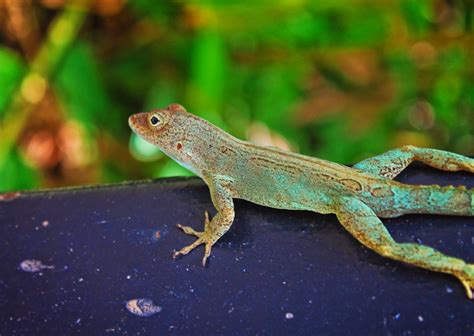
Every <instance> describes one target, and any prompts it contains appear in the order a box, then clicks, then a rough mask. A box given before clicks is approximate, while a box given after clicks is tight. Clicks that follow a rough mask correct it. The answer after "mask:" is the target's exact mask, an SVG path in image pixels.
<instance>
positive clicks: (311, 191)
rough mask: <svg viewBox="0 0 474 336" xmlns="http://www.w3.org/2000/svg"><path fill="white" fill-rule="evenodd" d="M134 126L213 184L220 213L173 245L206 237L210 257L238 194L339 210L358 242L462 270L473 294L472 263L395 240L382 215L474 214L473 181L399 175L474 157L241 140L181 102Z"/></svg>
mask: <svg viewBox="0 0 474 336" xmlns="http://www.w3.org/2000/svg"><path fill="white" fill-rule="evenodd" d="M129 125H130V127H131V128H132V130H133V131H134V132H135V133H137V134H138V135H140V136H141V137H143V138H144V139H145V140H146V141H148V142H150V143H152V144H154V145H157V146H158V147H160V148H161V150H163V151H164V152H165V153H166V154H167V155H168V156H169V157H171V158H172V159H174V160H175V161H177V162H178V163H180V164H181V165H183V166H184V167H186V168H188V169H189V170H191V171H193V172H194V173H195V174H196V175H198V176H200V177H201V178H202V179H203V180H204V181H205V182H206V184H207V185H208V187H209V190H210V193H211V199H212V202H213V204H214V206H215V208H216V209H217V214H216V215H215V216H214V217H213V218H212V220H209V216H208V214H207V212H206V213H205V222H204V231H202V232H200V231H195V230H194V229H193V228H191V227H189V226H182V225H180V224H178V227H179V228H180V229H182V230H183V231H184V232H185V233H186V234H189V235H193V236H196V237H197V239H196V241H195V242H194V243H192V244H191V245H189V246H186V247H184V248H182V249H181V250H179V251H177V252H175V254H174V256H175V257H176V256H178V255H185V254H187V253H189V252H190V251H191V250H193V249H194V248H195V247H197V246H199V245H201V244H204V245H205V252H204V257H203V259H202V263H203V265H205V263H206V260H207V258H208V257H209V255H210V254H211V247H212V246H213V245H214V243H215V242H216V241H217V240H218V239H219V238H220V237H221V236H222V235H223V234H224V233H226V232H227V231H228V230H229V228H230V226H231V225H232V222H233V220H234V203H233V199H234V198H236V199H244V200H247V201H250V202H253V203H256V204H260V205H263V206H268V207H272V208H278V209H290V210H310V211H314V212H318V213H323V214H327V213H333V214H336V216H337V218H338V219H339V221H340V223H341V224H342V225H343V227H344V228H345V229H346V230H347V231H349V232H350V233H351V234H352V235H353V236H354V237H355V238H356V239H357V240H359V242H361V243H362V244H363V245H365V246H366V247H368V248H369V249H371V250H374V251H375V252H377V253H379V254H380V255H382V256H384V257H388V258H391V259H395V260H398V261H403V262H406V263H410V264H414V265H417V266H419V267H423V268H426V269H429V270H432V271H437V272H444V273H448V274H452V275H454V276H455V277H457V278H458V279H459V280H460V281H461V282H462V284H463V285H464V287H465V289H466V292H467V295H468V297H469V298H471V299H472V298H473V294H472V289H474V264H468V263H466V262H464V261H463V260H461V259H458V258H454V257H450V256H447V255H444V254H442V253H441V252H439V251H437V250H435V249H433V248H431V247H428V246H424V245H421V244H411V243H397V242H396V241H395V240H393V238H392V237H391V236H390V234H389V232H388V231H387V229H386V228H385V226H384V225H383V223H382V222H381V220H380V219H379V217H396V216H400V215H403V214H407V213H427V214H444V215H460V216H474V196H473V195H474V189H466V188H465V187H462V186H461V187H452V186H448V187H440V186H437V185H428V186H415V185H407V184H402V183H400V182H397V181H394V180H393V178H394V177H395V176H397V175H398V174H399V173H400V172H401V171H402V170H403V169H404V168H405V167H406V166H408V165H409V164H410V163H411V162H413V161H415V160H417V161H421V162H423V163H425V164H427V165H430V166H432V167H435V168H437V169H442V170H446V171H459V170H465V171H468V172H471V173H474V159H471V158H468V157H464V156H461V155H458V154H454V153H450V152H445V151H441V150H436V149H428V148H418V147H414V146H404V147H401V148H398V149H394V150H391V151H388V152H386V153H384V154H382V155H379V156H376V157H373V158H369V159H367V160H364V161H362V162H359V163H357V164H356V165H354V166H353V167H352V168H350V167H346V166H343V165H339V164H337V163H333V162H329V161H325V160H321V159H317V158H312V157H308V156H304V155H300V154H296V153H292V152H288V151H284V150H280V149H277V148H273V147H264V146H258V145H255V144H252V143H249V142H246V141H242V140H239V139H237V138H235V137H233V136H231V135H230V134H228V133H226V132H224V131H223V130H221V129H219V128H218V127H216V126H214V125H212V124H211V123H209V122H207V121H206V120H204V119H201V118H199V117H197V116H195V115H192V114H190V113H188V112H186V110H185V109H184V107H182V106H181V105H178V104H171V105H169V106H168V107H167V108H165V109H157V110H153V111H151V112H148V113H137V114H134V115H132V116H130V118H129Z"/></svg>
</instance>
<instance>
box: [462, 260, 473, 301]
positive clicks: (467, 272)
mask: <svg viewBox="0 0 474 336" xmlns="http://www.w3.org/2000/svg"><path fill="white" fill-rule="evenodd" d="M458 278H459V280H461V283H462V284H463V286H464V288H465V289H466V294H467V297H468V298H470V299H471V300H472V299H474V296H473V294H472V290H473V289H474V264H467V265H466V266H465V267H464V273H463V274H462V275H459V276H458Z"/></svg>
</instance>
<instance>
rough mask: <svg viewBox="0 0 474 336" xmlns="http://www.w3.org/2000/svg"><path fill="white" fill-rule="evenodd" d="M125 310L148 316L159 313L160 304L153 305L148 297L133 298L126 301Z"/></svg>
mask: <svg viewBox="0 0 474 336" xmlns="http://www.w3.org/2000/svg"><path fill="white" fill-rule="evenodd" d="M126 307H127V310H128V311H129V312H130V313H132V314H135V315H138V316H142V317H148V316H151V315H154V314H156V313H159V312H160V311H161V309H162V308H161V307H160V306H155V305H154V304H153V301H152V300H150V299H146V298H145V299H133V300H130V301H128V302H127V304H126Z"/></svg>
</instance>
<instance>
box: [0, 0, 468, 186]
mask: <svg viewBox="0 0 474 336" xmlns="http://www.w3.org/2000/svg"><path fill="white" fill-rule="evenodd" d="M36 10H37V11H38V12H39V13H43V11H44V13H47V10H46V9H44V8H42V7H41V6H40V5H38V6H37V8H36ZM470 10H471V12H472V9H470V8H469V6H468V5H466V4H465V2H462V1H453V2H444V1H435V0H421V1H419V0H402V1H399V2H379V1H373V2H370V1H369V2H368V1H347V0H335V1H252V2H245V3H242V2H240V1H225V2H223V1H213V0H209V1H191V0H190V1H180V2H175V1H152V0H136V1H129V2H127V3H126V5H124V7H123V8H122V9H121V11H120V12H119V13H118V14H115V15H111V16H107V15H102V14H100V13H95V12H94V13H90V14H89V15H88V19H87V20H86V24H85V25H84V27H82V30H81V33H80V35H79V38H77V40H75V41H74V43H73V44H72V47H71V48H68V49H67V50H65V52H66V57H65V59H63V60H62V62H61V63H60V66H59V67H58V68H56V69H54V71H53V74H54V76H51V78H47V81H48V83H49V84H50V85H51V87H52V89H53V93H54V99H56V102H57V104H56V105H57V106H58V107H56V109H57V110H56V111H55V110H54V106H56V105H55V104H52V105H51V106H53V107H48V108H50V109H51V110H50V111H49V112H48V113H50V114H51V116H56V119H58V118H59V119H60V120H61V121H60V123H66V122H68V121H71V120H73V121H75V122H78V123H79V124H80V125H81V126H82V128H83V129H85V130H86V132H84V134H83V135H81V136H82V140H81V141H82V146H83V147H80V146H79V145H77V144H76V145H77V146H78V148H86V150H85V152H86V154H84V157H85V158H82V159H77V162H82V163H81V164H82V166H80V167H79V166H77V167H75V168H73V169H72V170H71V172H75V170H74V169H76V170H77V169H82V171H83V172H84V173H83V174H84V176H85V177H84V180H85V181H87V182H89V183H97V182H102V181H109V182H110V181H118V180H121V179H134V178H144V177H152V176H153V177H163V176H172V175H178V174H179V175H185V174H189V172H187V171H186V170H185V169H184V168H182V167H180V166H179V165H177V164H176V163H174V162H172V161H170V160H169V159H168V158H167V157H166V156H165V155H163V154H162V153H160V152H159V150H157V149H156V148H151V147H149V146H147V145H146V144H145V143H144V142H143V141H142V140H140V139H138V138H137V137H135V136H131V135H130V130H129V129H128V126H127V118H128V116H129V115H130V114H132V113H136V112H139V111H149V110H151V109H154V108H160V107H163V106H166V105H168V104H170V103H173V102H177V103H181V104H182V105H184V106H185V107H186V108H187V109H188V110H189V111H190V112H193V113H195V114H197V115H199V116H201V117H203V118H205V119H207V120H209V121H211V122H213V123H215V124H217V125H219V126H220V127H222V128H224V129H225V130H227V131H229V132H231V133H232V134H234V135H236V136H238V137H240V138H249V137H250V138H252V139H254V138H260V139H261V138H262V137H264V138H265V141H266V142H267V143H268V142H271V143H272V144H274V145H278V144H279V145H282V144H283V145H288V146H289V147H290V148H292V149H293V150H297V151H299V152H302V153H304V154H309V155H317V156H320V157H323V158H325V159H328V160H334V161H338V162H342V163H354V162H356V161H357V160H361V159H364V158H366V157H367V156H369V155H374V154H377V153H380V152H383V151H384V150H388V149H390V148H393V147H395V146H400V145H403V144H408V143H410V144H414V145H420V146H432V147H437V148H442V149H447V150H453V151H457V152H461V153H463V154H471V155H472V154H474V68H473V62H472V59H474V50H473V48H472V41H473V39H474V35H473V33H472V31H473V27H472V20H471V19H470V15H472V13H470V12H469V11H470ZM35 13H36V12H35ZM56 14H58V15H59V10H58V12H57V13H56ZM44 17H47V15H45V16H44ZM43 21H44V20H43ZM43 21H40V22H43ZM44 24H45V27H46V24H47V22H45V23H44ZM39 35H41V34H39ZM40 42H41V41H40ZM9 45H10V46H12V45H15V44H14V43H11V42H10V43H9ZM13 48H15V47H13ZM16 48H17V49H18V50H15V51H13V50H12V49H9V48H7V47H1V48H0V88H1V94H0V118H1V117H2V114H3V113H4V112H5V110H6V109H7V108H8V105H9V103H10V102H11V101H12V99H13V97H15V94H16V95H20V94H21V90H20V87H19V84H20V83H21V79H22V76H24V75H25V73H26V71H25V70H26V69H28V67H27V66H26V64H27V63H28V61H27V58H26V57H24V58H23V59H21V58H20V57H19V56H18V55H21V52H22V50H21V48H19V47H16ZM38 105H40V104H38ZM58 116H60V117H58ZM51 119H54V118H51ZM45 120H46V121H44V124H46V125H48V121H47V118H45ZM261 124H264V125H266V126H267V127H268V129H265V128H262V127H260V128H259V127H258V126H259V125H261ZM255 126H257V127H255ZM6 127H8V125H7V126H6ZM46 127H49V129H50V132H51V134H56V133H57V129H58V128H60V126H57V125H56V124H55V125H54V126H51V125H49V126H46ZM55 127H56V128H55ZM24 128H25V132H24V133H25V134H28V131H31V132H34V127H33V126H31V125H30V123H29V122H26V123H25V125H24ZM262 129H263V130H262ZM255 130H257V131H255ZM252 132H261V133H262V134H256V135H255V134H252ZM55 139H56V138H55ZM26 140H27V139H26ZM56 141H57V145H56V146H57V147H58V148H63V147H64V144H62V143H61V141H64V140H58V139H56ZM24 143H25V139H23V138H22V139H19V140H18V147H19V148H17V150H15V151H14V153H13V154H11V158H9V161H8V163H7V165H6V166H5V167H7V168H8V173H7V174H6V175H5V174H4V171H5V169H6V168H5V167H3V170H0V174H1V178H0V190H10V189H15V188H30V187H34V186H36V185H37V183H43V184H42V185H43V186H44V185H45V184H44V180H43V179H41V178H39V177H41V176H44V175H45V174H41V173H45V172H44V170H45V169H50V170H51V171H53V172H57V171H61V169H62V168H61V167H63V166H64V167H66V166H67V165H66V164H64V162H63V161H61V160H65V159H64V158H62V159H61V158H60V159H59V162H58V163H57V165H56V166H55V167H56V168H54V169H53V168H51V167H50V168H41V169H40V168H35V167H37V166H35V165H34V164H32V163H31V162H33V161H32V160H29V159H28V158H26V157H25V156H27V154H19V153H27V151H24V150H22V148H21V147H22V146H25V145H24ZM84 144H85V145H84ZM73 145H74V144H73ZM73 145H71V146H72V147H71V148H76V147H74V146H73ZM68 148H69V147H68ZM74 150H76V149H74ZM59 151H61V150H59ZM77 151H78V152H80V151H79V150H77ZM81 160H82V161H81ZM25 162H30V163H29V164H25ZM76 164H77V165H80V164H79V163H76ZM30 165H31V166H30ZM58 167H60V168H58ZM51 171H49V172H48V173H49V174H50V175H51V174H52V173H51ZM71 172H69V173H68V172H67V171H61V173H60V174H59V176H57V179H58V180H59V181H58V182H57V184H69V183H76V182H71V181H76V179H72V178H70V176H72V175H73V174H74V173H71ZM67 174H70V175H67ZM87 174H89V175H87ZM4 176H8V177H7V178H4ZM28 176H29V177H28ZM68 176H69V177H68ZM23 177H24V178H23ZM6 179H8V181H7V180H6ZM20 180H21V181H20Z"/></svg>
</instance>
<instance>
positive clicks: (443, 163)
mask: <svg viewBox="0 0 474 336" xmlns="http://www.w3.org/2000/svg"><path fill="white" fill-rule="evenodd" d="M413 161H420V162H423V163H425V164H427V165H429V166H431V167H434V168H436V169H441V170H446V171H459V170H465V171H468V172H471V173H474V159H471V158H469V157H466V156H462V155H459V154H455V153H450V152H446V151H442V150H438V149H431V148H419V147H415V146H404V147H401V148H397V149H392V150H391V151H388V152H386V153H383V154H381V155H378V156H375V157H372V158H369V159H366V160H364V161H361V162H359V163H357V164H355V165H354V167H353V168H356V169H360V170H362V171H364V172H367V173H370V174H373V175H377V176H382V177H387V178H390V179H392V178H394V177H396V176H397V175H398V174H400V172H401V171H402V170H403V169H405V168H406V167H407V166H408V165H409V164H410V163H412V162H413Z"/></svg>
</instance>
